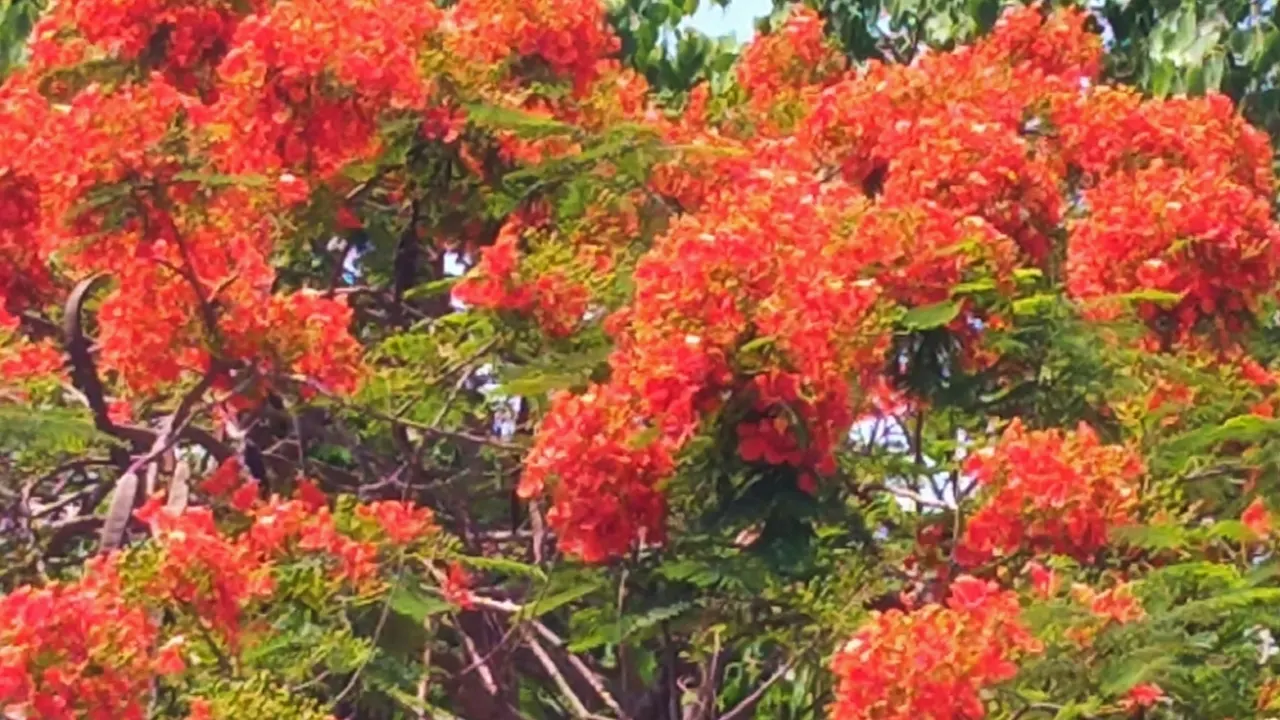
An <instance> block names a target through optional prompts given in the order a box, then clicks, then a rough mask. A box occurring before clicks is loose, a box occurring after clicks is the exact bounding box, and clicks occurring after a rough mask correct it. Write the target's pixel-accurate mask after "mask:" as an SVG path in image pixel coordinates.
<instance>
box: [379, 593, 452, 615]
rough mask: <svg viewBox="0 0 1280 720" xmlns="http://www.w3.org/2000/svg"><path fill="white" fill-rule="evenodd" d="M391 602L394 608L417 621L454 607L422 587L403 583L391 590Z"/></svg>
mask: <svg viewBox="0 0 1280 720" xmlns="http://www.w3.org/2000/svg"><path fill="white" fill-rule="evenodd" d="M390 603H391V609H392V610H394V611H396V612H397V613H399V614H401V615H404V616H405V617H407V618H410V619H411V620H413V621H414V622H417V623H421V622H422V621H423V620H426V619H427V618H428V617H431V616H432V615H439V614H440V613H442V612H448V611H449V610H451V609H452V608H453V604H452V603H449V602H447V601H445V600H444V599H442V598H438V597H435V596H434V595H430V594H428V593H427V592H426V591H425V590H423V589H422V588H418V587H407V586H405V585H403V584H401V585H398V586H396V588H395V589H394V590H392V591H391V598H390Z"/></svg>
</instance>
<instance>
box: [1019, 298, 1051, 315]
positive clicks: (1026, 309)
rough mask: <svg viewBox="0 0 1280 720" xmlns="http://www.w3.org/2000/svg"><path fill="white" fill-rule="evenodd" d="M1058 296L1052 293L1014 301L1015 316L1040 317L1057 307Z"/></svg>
mask: <svg viewBox="0 0 1280 720" xmlns="http://www.w3.org/2000/svg"><path fill="white" fill-rule="evenodd" d="M1057 302H1058V296H1057V295H1054V294H1052V293H1039V294H1036V295H1032V296H1031V297H1025V298H1018V299H1017V300H1014V301H1013V314H1014V315H1039V314H1040V313H1042V312H1044V311H1045V310H1048V309H1049V308H1051V307H1053V306H1054V305H1056V304H1057Z"/></svg>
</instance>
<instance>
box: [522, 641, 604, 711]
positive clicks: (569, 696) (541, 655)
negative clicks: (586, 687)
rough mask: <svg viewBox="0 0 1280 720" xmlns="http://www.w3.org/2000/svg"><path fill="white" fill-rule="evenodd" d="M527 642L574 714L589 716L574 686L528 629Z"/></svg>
mask: <svg viewBox="0 0 1280 720" xmlns="http://www.w3.org/2000/svg"><path fill="white" fill-rule="evenodd" d="M524 640H525V644H527V645H528V646H529V649H530V650H532V651H533V655H534V657H536V658H538V662H539V663H540V664H541V665H542V668H543V669H544V670H546V671H547V674H548V675H550V676H551V680H552V681H553V682H555V684H556V687H557V688H559V689H560V694H561V695H563V696H564V699H565V701H566V702H568V703H569V709H570V710H571V711H573V716H574V717H577V718H584V719H585V718H589V717H591V713H590V712H589V711H588V710H587V708H586V706H585V705H583V704H582V700H581V699H579V698H578V696H577V695H575V694H574V692H573V688H572V687H570V685H569V681H568V680H565V679H564V675H562V674H561V673H560V668H558V667H556V664H555V662H553V661H552V660H551V656H550V655H548V654H547V651H546V650H544V649H543V648H542V645H540V644H539V643H538V640H537V638H535V637H533V634H532V633H530V632H529V631H528V630H526V631H525V638H524Z"/></svg>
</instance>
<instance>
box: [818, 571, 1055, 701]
mask: <svg viewBox="0 0 1280 720" xmlns="http://www.w3.org/2000/svg"><path fill="white" fill-rule="evenodd" d="M1020 612H1021V610H1020V608H1019V606H1018V598H1017V595H1016V594H1014V593H1012V592H1001V591H1000V590H999V588H998V587H997V586H996V584H995V583H991V582H984V581H982V580H978V579H975V578H972V577H968V576H965V577H960V578H957V579H956V581H955V582H954V583H953V584H952V586H951V597H950V599H949V600H948V601H947V605H946V606H945V607H944V606H942V605H937V604H929V605H925V606H924V607H921V608H918V609H916V610H913V611H911V612H909V613H904V612H902V611H900V610H890V611H889V612H886V613H876V614H874V615H873V616H872V618H871V620H870V621H869V622H868V623H867V624H866V625H864V626H863V627H862V628H861V629H859V630H858V632H857V633H855V634H854V636H853V638H852V639H851V640H850V641H849V642H848V643H846V644H845V646H844V647H843V648H841V649H840V651H839V652H837V653H836V656H835V659H834V660H832V671H833V672H834V673H835V674H836V678H837V685H836V690H835V695H836V699H835V703H834V704H833V705H832V706H831V708H830V717H831V718H832V720H960V719H962V718H964V719H976V718H982V717H985V716H986V712H985V710H984V708H983V705H982V700H981V699H980V697H979V692H980V691H981V690H983V689H984V688H987V687H990V686H991V685H995V684H997V683H1000V682H1004V681H1006V680H1009V679H1010V678H1012V677H1013V676H1014V674H1015V673H1016V672H1017V667H1016V665H1014V661H1015V660H1017V659H1018V658H1019V657H1021V656H1023V655H1026V654H1028V653H1035V652H1039V651H1040V645H1039V643H1038V642H1037V641H1036V640H1035V638H1033V637H1032V636H1031V634H1030V632H1029V631H1028V629H1027V628H1026V626H1025V625H1023V624H1022V622H1021V621H1020V620H1019V614H1020Z"/></svg>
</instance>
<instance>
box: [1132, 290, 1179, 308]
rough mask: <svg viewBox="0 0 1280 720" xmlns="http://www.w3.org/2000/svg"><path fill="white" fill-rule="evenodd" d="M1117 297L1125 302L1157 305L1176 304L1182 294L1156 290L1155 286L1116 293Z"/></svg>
mask: <svg viewBox="0 0 1280 720" xmlns="http://www.w3.org/2000/svg"><path fill="white" fill-rule="evenodd" d="M1116 298H1117V299H1119V300H1124V301H1125V302H1153V303H1156V304H1159V305H1166V306H1168V305H1176V304H1177V303H1179V302H1181V301H1182V294H1181V293H1175V292H1168V291H1167V290H1156V289H1155V288H1144V289H1142V290H1135V291H1134V292H1131V293H1124V294H1123V295H1117V296H1116Z"/></svg>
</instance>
